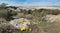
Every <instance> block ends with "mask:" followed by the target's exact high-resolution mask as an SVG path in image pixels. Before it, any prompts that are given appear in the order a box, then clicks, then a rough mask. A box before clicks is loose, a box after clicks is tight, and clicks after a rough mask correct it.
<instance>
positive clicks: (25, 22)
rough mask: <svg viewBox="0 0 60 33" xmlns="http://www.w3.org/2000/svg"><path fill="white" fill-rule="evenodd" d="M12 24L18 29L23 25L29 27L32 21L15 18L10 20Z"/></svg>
mask: <svg viewBox="0 0 60 33" xmlns="http://www.w3.org/2000/svg"><path fill="white" fill-rule="evenodd" d="M10 25H12V26H13V27H14V28H16V29H20V28H23V27H24V28H28V27H29V26H28V25H30V21H29V20H27V19H24V18H20V19H14V20H11V21H10Z"/></svg>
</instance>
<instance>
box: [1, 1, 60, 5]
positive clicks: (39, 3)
mask: <svg viewBox="0 0 60 33" xmlns="http://www.w3.org/2000/svg"><path fill="white" fill-rule="evenodd" d="M1 3H6V4H8V5H12V6H60V0H0V4H1Z"/></svg>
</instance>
